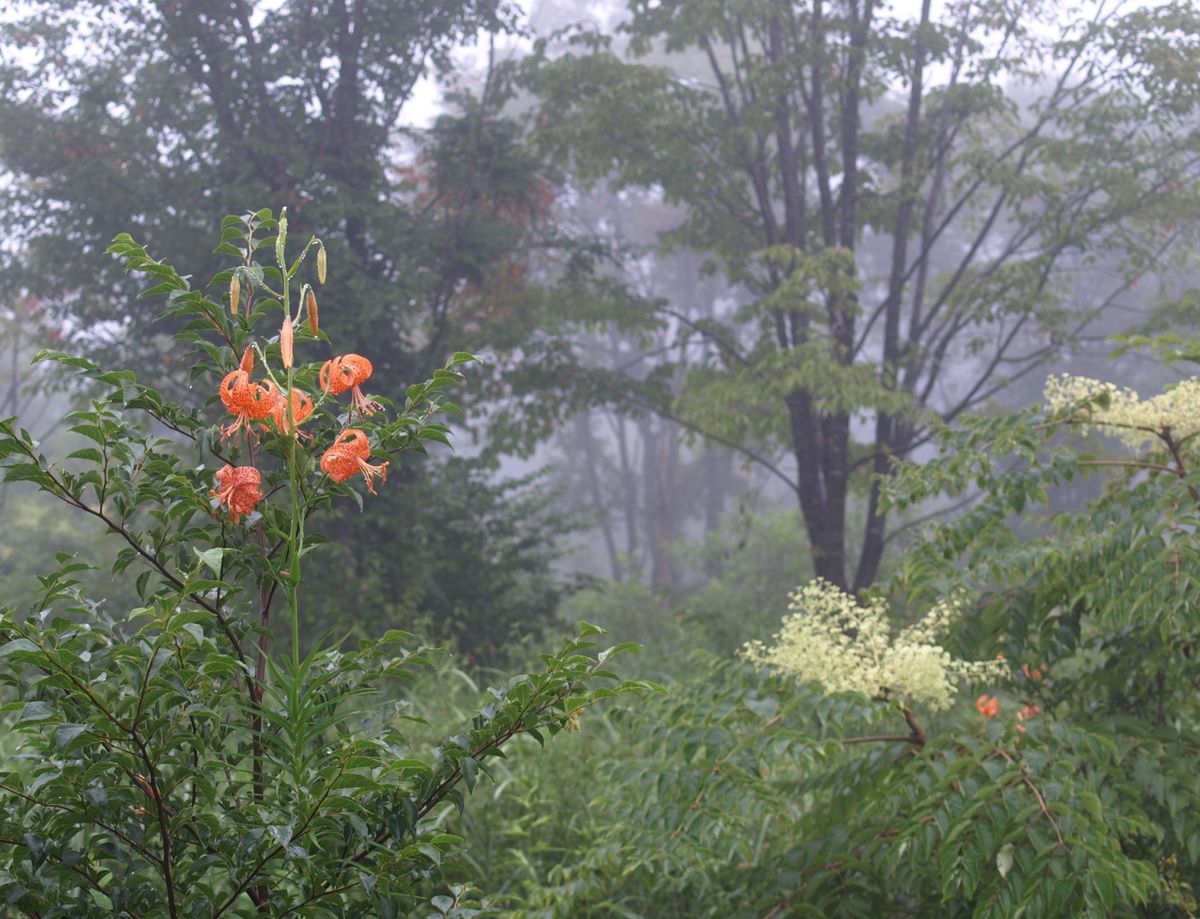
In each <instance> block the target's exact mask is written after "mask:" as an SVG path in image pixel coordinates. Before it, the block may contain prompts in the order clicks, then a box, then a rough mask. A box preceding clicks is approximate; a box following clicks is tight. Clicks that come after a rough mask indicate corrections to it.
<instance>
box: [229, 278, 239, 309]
mask: <svg viewBox="0 0 1200 919" xmlns="http://www.w3.org/2000/svg"><path fill="white" fill-rule="evenodd" d="M241 298H242V282H241V281H240V280H239V279H238V276H237V272H236V271H235V272H234V273H233V277H232V278H230V279H229V315H231V316H236V315H237V311H238V301H240V300H241Z"/></svg>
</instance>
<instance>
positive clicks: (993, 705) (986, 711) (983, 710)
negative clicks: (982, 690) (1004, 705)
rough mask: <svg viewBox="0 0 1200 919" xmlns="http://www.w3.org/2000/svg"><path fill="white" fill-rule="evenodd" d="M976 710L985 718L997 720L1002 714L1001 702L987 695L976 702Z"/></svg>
mask: <svg viewBox="0 0 1200 919" xmlns="http://www.w3.org/2000/svg"><path fill="white" fill-rule="evenodd" d="M975 708H976V709H977V710H978V711H979V714H981V715H983V717H984V718H995V717H996V716H997V715H998V714H1000V700H999V699H997V698H996V697H995V696H989V695H986V694H985V695H982V696H980V697H979V698H978V699H976V700H975Z"/></svg>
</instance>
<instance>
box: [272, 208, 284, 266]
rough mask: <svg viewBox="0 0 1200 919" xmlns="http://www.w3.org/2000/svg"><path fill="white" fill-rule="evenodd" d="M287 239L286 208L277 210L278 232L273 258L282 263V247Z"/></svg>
mask: <svg viewBox="0 0 1200 919" xmlns="http://www.w3.org/2000/svg"><path fill="white" fill-rule="evenodd" d="M286 241H287V208H286V207H285V208H284V209H283V210H282V211H280V212H279V232H278V233H277V234H276V236H275V260H276V261H277V262H279V264H280V265H282V264H283V247H284V243H285V242H286Z"/></svg>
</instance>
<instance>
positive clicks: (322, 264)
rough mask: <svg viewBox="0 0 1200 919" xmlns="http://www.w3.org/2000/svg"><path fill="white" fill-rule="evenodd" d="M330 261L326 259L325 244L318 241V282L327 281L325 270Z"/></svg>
mask: <svg viewBox="0 0 1200 919" xmlns="http://www.w3.org/2000/svg"><path fill="white" fill-rule="evenodd" d="M328 267H329V263H328V262H327V261H326V260H325V244H324V243H317V283H318V284H324V283H325V271H326V269H328Z"/></svg>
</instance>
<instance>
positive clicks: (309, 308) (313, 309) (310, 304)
mask: <svg viewBox="0 0 1200 919" xmlns="http://www.w3.org/2000/svg"><path fill="white" fill-rule="evenodd" d="M304 312H305V315H307V316H308V330H309V331H310V332H312V333H313V335H314V336H315V335H316V334H317V330H318V328H319V326H318V325H317V295H316V294H314V293H313V291H312V288H311V287H310V288H309V289H308V296H307V297H305V298H304Z"/></svg>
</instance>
